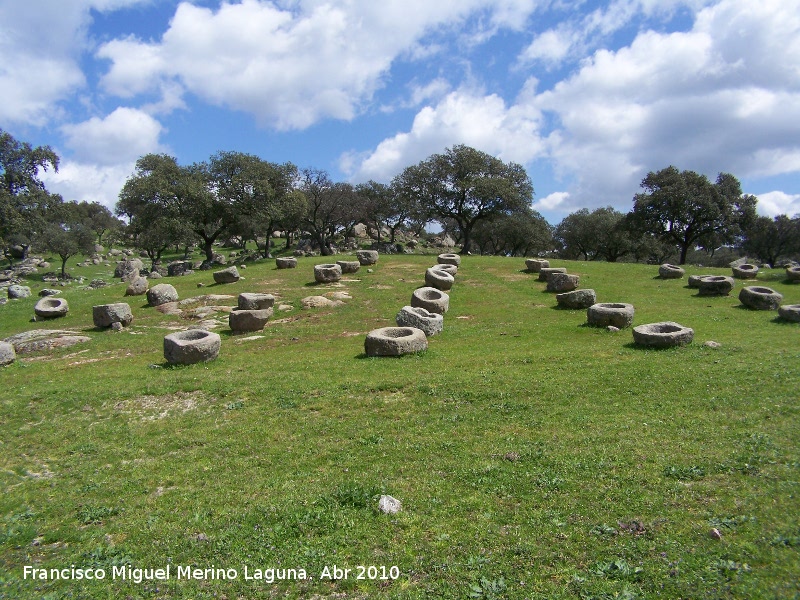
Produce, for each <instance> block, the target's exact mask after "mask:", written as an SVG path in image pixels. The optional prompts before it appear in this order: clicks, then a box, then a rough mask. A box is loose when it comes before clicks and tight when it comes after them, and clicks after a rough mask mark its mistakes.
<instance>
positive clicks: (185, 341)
mask: <svg viewBox="0 0 800 600" xmlns="http://www.w3.org/2000/svg"><path fill="white" fill-rule="evenodd" d="M221 344H222V340H221V338H220V337H219V334H217V333H213V332H211V331H205V330H204V329H189V330H188V331H179V332H177V333H170V334H169V335H167V336H165V337H164V358H165V359H166V361H167V362H168V363H170V364H173V365H191V364H195V363H199V362H208V361H210V360H214V359H215V358H217V357H218V356H219V349H220V346H221Z"/></svg>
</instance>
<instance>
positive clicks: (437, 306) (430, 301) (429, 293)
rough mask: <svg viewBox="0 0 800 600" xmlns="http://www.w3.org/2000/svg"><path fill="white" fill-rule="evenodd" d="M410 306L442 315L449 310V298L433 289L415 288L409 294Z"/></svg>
mask: <svg viewBox="0 0 800 600" xmlns="http://www.w3.org/2000/svg"><path fill="white" fill-rule="evenodd" d="M411 306H418V307H420V308H424V309H425V310H428V311H430V312H432V313H436V314H437V315H443V314H444V313H446V312H447V311H448V310H449V309H450V296H448V295H447V294H446V293H444V292H443V291H441V290H437V289H436V288H434V287H421V288H417V289H416V290H414V292H413V293H412V294H411Z"/></svg>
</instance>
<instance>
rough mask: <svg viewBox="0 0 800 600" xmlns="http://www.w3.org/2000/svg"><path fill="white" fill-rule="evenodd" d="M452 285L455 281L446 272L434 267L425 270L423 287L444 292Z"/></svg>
mask: <svg viewBox="0 0 800 600" xmlns="http://www.w3.org/2000/svg"><path fill="white" fill-rule="evenodd" d="M453 283H455V279H454V278H453V276H452V275H450V273H448V272H446V271H443V270H441V269H438V268H436V267H431V268H430V269H426V270H425V285H427V286H429V287H434V288H436V289H437V290H443V291H445V292H446V291H448V290H449V289H450V288H452V287H453Z"/></svg>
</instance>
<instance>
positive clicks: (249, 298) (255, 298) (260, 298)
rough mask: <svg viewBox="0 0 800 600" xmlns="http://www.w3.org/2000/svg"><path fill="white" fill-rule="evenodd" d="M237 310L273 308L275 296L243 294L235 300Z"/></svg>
mask: <svg viewBox="0 0 800 600" xmlns="http://www.w3.org/2000/svg"><path fill="white" fill-rule="evenodd" d="M236 304H237V306H238V307H239V310H263V309H265V308H272V307H273V306H275V296H273V295H272V294H256V293H252V292H243V293H241V294H239V297H238V298H237V300H236Z"/></svg>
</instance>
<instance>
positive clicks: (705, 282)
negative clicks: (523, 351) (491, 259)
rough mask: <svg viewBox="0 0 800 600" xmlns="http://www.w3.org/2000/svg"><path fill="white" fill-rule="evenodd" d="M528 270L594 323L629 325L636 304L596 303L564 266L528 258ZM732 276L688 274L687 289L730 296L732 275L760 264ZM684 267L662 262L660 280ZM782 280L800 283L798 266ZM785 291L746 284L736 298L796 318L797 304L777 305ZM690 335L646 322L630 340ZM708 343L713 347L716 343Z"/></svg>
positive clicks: (660, 342) (746, 274)
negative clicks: (781, 292) (536, 274)
mask: <svg viewBox="0 0 800 600" xmlns="http://www.w3.org/2000/svg"><path fill="white" fill-rule="evenodd" d="M525 266H526V268H527V270H528V271H529V272H531V273H538V274H539V277H538V280H539V281H545V282H547V291H548V292H556V302H557V303H558V306H559V307H561V308H565V309H586V322H587V324H588V325H592V326H595V327H606V328H607V329H608V330H609V331H619V330H620V329H624V328H626V327H630V326H631V325H632V324H633V317H634V308H633V305H632V304H627V303H624V302H597V294H596V293H595V291H594V290H592V289H578V284H579V283H580V276H578V275H573V274H569V273H567V269H566V268H564V267H551V266H550V262H549V261H547V260H543V259H535V258H531V259H528V260H526V261H525ZM732 270H733V273H732V275H733V277H726V276H722V275H692V276H690V277H689V287H690V288H695V289H697V290H698V292H697V294H698V296H728V295H729V294H730V293H731V290H733V288H734V285H735V283H734V278H736V279H755V278H756V276H757V275H758V267H757V266H756V265H751V264H746V263H745V264H739V265H734V266H733V267H732ZM685 274H686V271H685V270H684V269H682V268H681V267H679V266H676V265H671V264H663V265H661V266H660V267H659V269H658V275H659V277H660V278H661V279H681V278H683V276H684V275H685ZM786 278H787V280H788V281H790V282H800V267H797V266H791V267H787V268H786ZM782 300H783V295H782V294H780V293H778V292H776V291H775V290H773V289H771V288H768V287H764V286H746V287H743V288H742V289H741V291H740V292H739V301H740V302H741V303H742V304H743V305H744V306H746V307H747V308H750V309H753V310H777V311H778V315H779V316H780V317H781V318H782V319H784V320H786V321H794V322H800V304H787V305H783V306H781V301H782ZM693 339H694V330H693V329H692V328H691V327H686V326H684V325H681V324H680V323H676V322H674V321H661V322H658V323H646V324H644V325H638V326H636V327H634V328H633V341H634V343H635V344H636V345H638V346H643V347H648V348H669V347H673V346H684V345H686V344H689V343H691V342H692V340H693ZM706 345H709V346H712V347H715V346H718V344H717V343H716V342H713V341H709V342H706Z"/></svg>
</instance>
